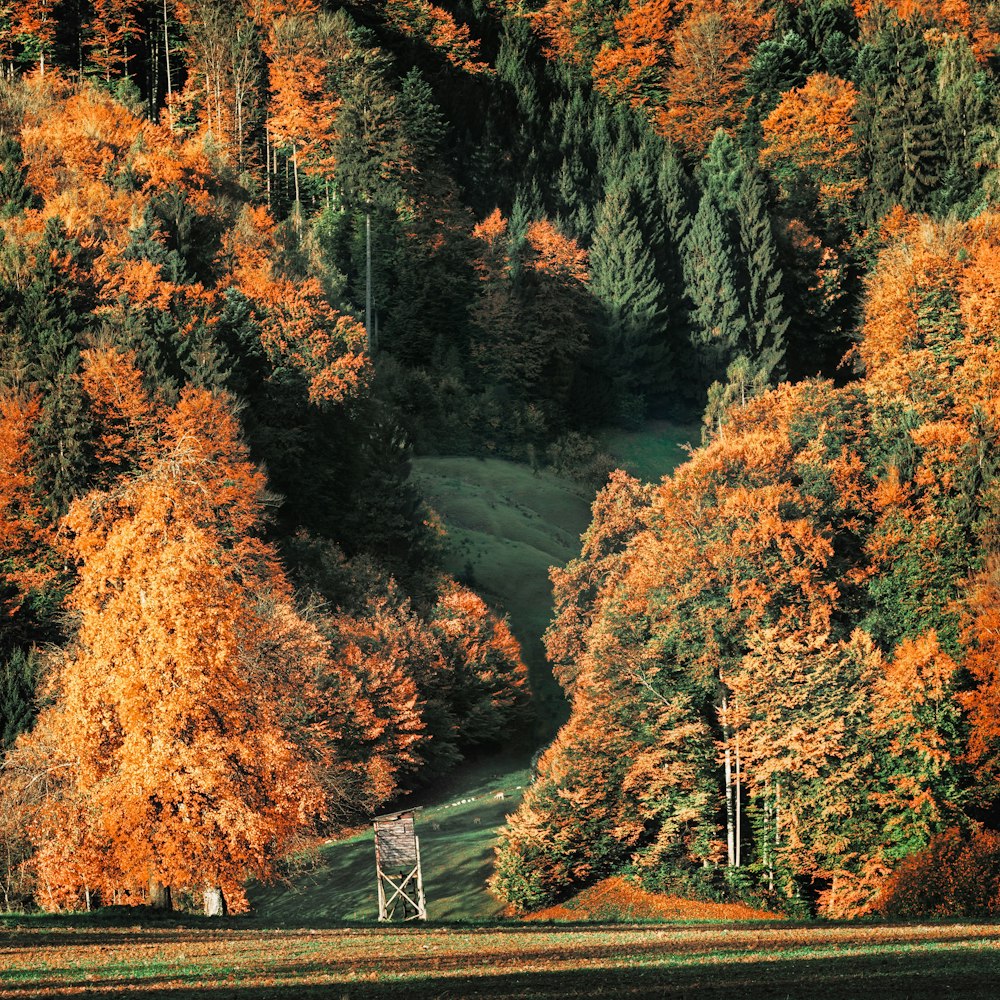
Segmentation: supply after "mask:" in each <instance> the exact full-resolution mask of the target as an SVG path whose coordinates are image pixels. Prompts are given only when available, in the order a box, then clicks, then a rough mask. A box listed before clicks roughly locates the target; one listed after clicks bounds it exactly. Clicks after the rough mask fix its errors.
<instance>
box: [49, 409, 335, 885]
mask: <svg viewBox="0 0 1000 1000" xmlns="http://www.w3.org/2000/svg"><path fill="white" fill-rule="evenodd" d="M263 497H264V480H263V477H262V475H261V474H260V473H259V472H258V471H257V470H256V469H255V468H254V467H253V465H252V464H251V463H250V462H249V461H248V458H247V454H246V450H245V448H244V446H243V445H242V443H241V442H240V439H239V432H238V426H237V424H236V421H235V420H234V418H233V417H232V415H231V414H230V412H229V409H228V406H227V404H226V402H225V401H224V400H223V399H221V398H215V397H212V396H211V395H209V394H207V393H205V392H204V391H201V390H190V389H189V390H186V391H185V392H184V393H183V394H182V396H181V400H180V402H179V403H178V405H177V407H176V408H175V410H174V411H173V412H172V413H170V414H169V415H168V417H167V419H166V426H165V429H164V444H163V446H162V450H161V451H160V453H159V454H158V456H157V458H156V460H155V461H154V462H153V463H152V464H151V466H150V468H149V469H148V471H145V472H143V473H140V474H138V475H135V476H133V477H131V478H129V479H126V480H124V481H122V482H121V483H120V484H119V485H118V486H116V487H115V488H114V489H112V490H110V491H108V492H106V493H93V494H90V495H88V496H86V497H84V498H82V499H80V500H78V501H77V502H75V503H74V505H73V507H72V508H71V510H70V513H69V514H68V515H67V518H66V529H67V530H68V531H69V532H71V538H70V540H69V542H68V551H69V554H70V555H72V556H73V557H74V558H75V559H76V560H77V561H78V563H79V582H78V584H77V587H76V589H75V591H74V592H73V595H72V599H71V604H72V607H73V609H74V611H75V612H76V614H77V615H78V618H79V630H78V633H77V636H76V639H75V642H74V643H73V645H72V646H71V648H70V649H69V650H68V651H67V653H66V654H65V657H64V658H63V661H62V663H61V664H60V667H59V670H58V674H57V677H56V680H55V701H54V704H53V705H52V707H50V708H49V709H47V710H46V711H45V712H44V713H43V715H42V716H41V717H40V720H39V723H38V727H37V729H36V733H35V734H33V735H32V736H31V738H30V740H31V741H35V740H41V741H45V740H50V741H52V742H53V743H54V744H55V745H56V746H57V747H59V748H60V751H61V754H62V756H63V758H64V759H65V761H66V762H67V767H66V769H65V771H64V773H63V777H62V784H61V789H62V790H61V794H60V795H59V796H58V797H57V799H56V800H54V801H55V805H54V807H53V808H52V809H51V810H49V811H47V812H46V813H45V814H43V815H41V816H40V817H38V819H37V822H36V827H35V831H34V833H35V837H36V843H37V851H36V854H35V859H34V860H35V866H36V868H37V870H38V872H39V875H40V881H41V882H42V883H43V884H45V885H47V886H50V887H60V891H61V893H62V898H64V899H65V898H66V897H71V896H73V895H74V894H78V893H79V892H80V891H82V890H83V889H84V887H85V885H86V886H89V887H90V888H95V887H97V888H101V889H102V890H103V891H104V898H108V895H109V894H110V893H113V892H114V891H116V890H127V891H130V892H131V893H133V895H132V897H131V898H132V899H137V898H141V897H138V896H137V895H136V893H137V890H138V889H139V888H140V887H141V886H144V885H145V884H146V883H147V882H148V881H149V880H151V879H152V880H156V881H159V882H160V883H163V884H166V885H173V886H178V887H189V888H193V889H199V888H202V887H221V888H222V889H224V890H225V891H226V892H227V893H228V894H229V895H230V896H231V898H233V899H235V900H237V901H238V900H239V898H240V886H241V884H242V882H243V880H244V879H245V878H246V877H248V876H249V875H250V874H255V875H258V876H266V875H267V874H268V873H269V872H270V871H271V869H272V864H273V861H274V858H275V856H276V854H277V853H279V852H280V851H281V850H282V849H283V848H285V847H287V845H288V844H289V842H290V841H291V839H292V838H293V837H294V836H295V835H296V834H297V833H298V832H299V831H300V830H302V829H303V827H305V826H307V825H308V824H309V823H310V821H311V820H312V819H314V817H315V816H316V815H318V814H319V813H320V812H321V811H322V808H323V801H322V800H323V796H322V793H321V786H320V783H319V781H318V779H317V774H316V768H315V762H313V761H310V760H309V759H308V756H309V755H308V754H306V753H304V752H303V750H302V748H301V746H299V744H298V743H297V741H296V739H295V738H293V735H292V734H291V733H290V732H289V731H288V729H287V727H286V725H285V721H284V720H285V717H286V712H285V709H284V707H283V706H284V705H286V704H287V701H288V693H287V692H286V691H285V690H284V689H283V684H284V681H283V678H287V677H288V676H289V675H290V673H292V674H294V673H295V670H293V671H291V672H290V670H289V664H288V662H286V661H290V662H291V664H292V666H293V668H296V670H298V671H299V672H301V667H302V664H301V656H299V655H296V652H297V650H298V651H301V649H303V648H309V643H308V642H305V641H304V640H302V639H301V634H302V633H304V632H307V631H308V629H307V626H306V625H305V624H304V623H302V622H301V621H299V622H295V621H294V619H293V621H292V625H293V626H294V627H293V628H291V629H289V628H288V626H287V622H286V626H285V627H284V628H283V629H281V630H276V629H275V627H274V625H273V621H274V619H275V617H276V615H277V614H278V610H276V609H282V608H287V604H288V600H289V594H288V588H287V585H286V584H285V583H284V581H283V579H282V576H281V574H280V571H279V570H278V568H277V563H276V560H275V557H274V555H273V553H272V552H271V550H270V549H269V548H268V547H267V546H266V545H265V544H264V543H262V542H261V541H259V540H258V538H257V535H258V532H259V529H260V526H261V516H262V502H263ZM295 633H299V635H300V641H299V642H297V643H296V642H293V641H292V637H293V636H294V635H295ZM276 636H278V637H282V640H281V641H275V637H276ZM313 648H317V647H316V645H315V643H314V644H313ZM68 854H72V855H73V856H74V857H76V858H78V859H81V858H84V859H90V860H89V861H88V863H87V865H86V866H84V867H85V868H86V871H84V870H82V869H81V868H80V866H79V865H67V864H66V863H65V859H66V857H67V855H68ZM98 876H99V880H98ZM95 881H96V885H95Z"/></svg>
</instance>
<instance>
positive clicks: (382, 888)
mask: <svg viewBox="0 0 1000 1000" xmlns="http://www.w3.org/2000/svg"><path fill="white" fill-rule="evenodd" d="M419 810H420V807H417V808H415V809H405V810H403V811H401V812H396V813H388V814H386V815H385V816H376V817H375V819H374V820H373V821H372V823H373V825H374V827H375V873H376V875H377V876H378V918H379V920H392V919H393V917H394V915H395V913H396V910H397V908H399V909H400V910H401V911H402V917H401V919H403V920H426V919H427V902H426V900H425V899H424V876H423V872H422V871H421V869H420V839H419V838H418V837H417V835H416V832H415V830H414V823H413V821H414V816H415V814H416V813H417V812H419Z"/></svg>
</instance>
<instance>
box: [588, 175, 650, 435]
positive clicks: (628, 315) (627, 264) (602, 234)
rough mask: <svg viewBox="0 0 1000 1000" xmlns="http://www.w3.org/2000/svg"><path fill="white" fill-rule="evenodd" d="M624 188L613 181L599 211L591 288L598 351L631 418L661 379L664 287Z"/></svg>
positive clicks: (622, 411) (623, 409) (622, 410)
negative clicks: (598, 331) (597, 319)
mask: <svg viewBox="0 0 1000 1000" xmlns="http://www.w3.org/2000/svg"><path fill="white" fill-rule="evenodd" d="M630 201H631V199H630V196H629V191H628V190H627V189H626V188H625V187H624V186H623V185H621V184H617V185H613V186H612V187H611V188H609V190H608V192H607V194H606V195H605V198H604V201H603V202H602V203H601V207H600V209H599V212H598V217H597V226H596V228H595V230H594V242H593V246H592V247H591V251H590V290H591V292H592V293H593V295H594V298H595V299H596V300H597V302H598V303H599V305H600V308H601V320H600V326H601V334H602V338H601V339H602V351H603V355H604V358H605V361H606V364H607V366H608V371H609V372H611V373H612V380H613V383H614V385H615V388H616V393H617V397H618V405H619V411H620V414H621V415H622V416H623V417H625V418H626V419H635V416H636V415H637V413H639V412H640V411H641V410H642V409H643V408H644V406H645V398H646V397H647V394H649V393H650V392H656V391H657V389H658V387H659V386H660V385H662V383H663V381H664V379H665V371H666V366H667V363H668V360H667V349H666V343H665V336H664V323H665V321H664V316H663V312H662V302H663V298H664V292H663V286H662V285H661V284H660V282H659V280H658V279H657V277H656V270H655V265H654V261H653V256H652V254H651V253H650V252H649V249H648V248H647V247H646V245H645V242H644V240H643V236H642V232H641V230H640V228H639V223H638V221H637V220H636V217H635V214H634V212H633V209H632V205H631V203H630Z"/></svg>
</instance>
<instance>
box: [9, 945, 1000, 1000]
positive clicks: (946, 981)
mask: <svg viewBox="0 0 1000 1000" xmlns="http://www.w3.org/2000/svg"><path fill="white" fill-rule="evenodd" d="M603 952H604V949H598V950H597V953H596V954H594V955H591V954H589V952H588V951H583V952H581V953H579V955H574V958H578V959H579V961H580V967H579V968H572V969H559V970H553V971H529V972H520V971H515V970H512V969H511V968H510V966H511V965H512V964H513V963H514V961H515V960H516V959H515V957H514V956H502V955H499V956H497V957H496V960H495V961H494V962H492V963H491V964H492V966H493V969H494V971H491V972H488V973H484V974H469V973H467V972H466V971H465V969H464V968H463V967H462V966H461V965H456V966H455V967H454V968H453V970H452V971H450V972H448V971H445V972H442V971H441V968H440V963H441V958H440V957H438V958H437V959H436V961H437V962H438V967H437V968H428V969H427V970H426V972H424V973H421V969H420V966H421V964H422V962H421V960H420V959H408V960H407V961H406V962H402V963H400V962H399V961H398V960H393V959H392V958H387V959H386V961H385V962H384V963H380V965H379V968H378V972H377V975H378V977H379V981H374V982H357V981H353V980H352V979H351V978H350V976H351V970H350V969H349V968H348V967H347V964H346V962H344V963H342V962H333V963H303V964H296V965H289V966H279V967H275V968H269V969H267V970H266V972H263V973H262V974H261V975H262V976H267V977H268V978H269V979H270V980H271V982H270V983H269V984H268V985H262V986H253V985H241V984H240V982H239V981H233V980H232V979H230V980H228V981H225V982H221V983H218V984H215V985H213V984H212V983H206V982H205V981H204V980H200V981H197V982H195V981H193V980H194V978H195V977H194V976H191V977H184V976H180V977H177V976H170V977H168V976H164V977H162V978H160V977H153V978H152V979H145V980H144V979H141V978H130V977H127V976H123V977H121V978H109V979H101V980H100V981H98V982H93V981H86V980H84V979H83V978H82V976H81V975H80V973H79V972H78V971H77V972H76V973H75V974H74V970H47V978H46V980H45V981H44V982H35V983H24V984H11V983H6V984H2V989H0V993H2V995H3V996H6V997H24V998H28V997H38V996H48V995H55V994H56V991H66V992H67V993H73V994H75V995H79V991H80V990H81V988H82V989H84V990H87V989H91V990H93V991H94V992H95V993H96V992H97V991H100V992H101V993H127V994H128V995H130V996H137V997H141V998H143V1000H168V998H170V1000H189V998H190V1000H193V998H195V997H206V998H208V1000H213V998H216V1000H222V998H225V1000H266V998H283V1000H313V998H315V1000H319V998H321V997H322V998H327V997H332V998H334V1000H344V998H348V1000H379V998H388V997H406V998H407V1000H410V998H413V1000H443V998H470V1000H474V998H503V997H525V996H530V997H532V998H534V1000H563V998H574V997H577V998H579V997H601V998H606V1000H635V998H645V997H649V998H653V997H656V998H663V1000H680V998H693V997H697V998H698V1000H706V998H707V1000H723V998H725V1000H733V998H734V997H736V998H740V997H759V998H774V1000H779V998H780V1000H785V998H788V997H794V998H796V1000H813V998H816V1000H819V998H822V1000H846V998H852V1000H853V998H856V997H859V996H863V995H866V994H869V993H872V992H874V993H876V994H877V995H878V997H879V1000H904V998H905V1000H940V998H941V997H942V996H948V997H963V998H978V997H989V996H994V995H996V994H995V984H996V976H997V974H998V973H1000V953H998V952H996V951H990V950H986V949H976V948H968V947H945V948H940V947H939V948H935V949H934V950H932V951H926V952H918V953H910V952H900V951H891V950H890V951H887V952H885V953H882V954H879V955H874V956H873V955H865V956H828V955H824V956H822V957H819V958H808V957H806V958H802V959H785V958H776V959H774V960H773V961H760V960H753V961H744V960H742V959H740V958H738V957H737V958H729V959H727V960H724V961H708V962H706V963H705V964H702V965H693V966H692V965H687V966H679V967H663V966H662V965H661V966H657V965H655V964H649V956H648V955H646V956H645V961H646V964H635V963H634V962H633V961H632V960H631V959H630V958H627V957H623V958H621V959H620V962H619V964H617V965H613V966H611V967H608V966H607V965H606V964H605V965H603V966H601V967H598V968H588V967H587V962H588V960H598V959H603V960H604V961H605V962H606V961H607V959H606V956H605V955H604V954H603ZM427 964H428V965H429V964H430V962H429V961H428V962H427ZM498 966H499V967H503V966H506V968H501V969H500V970H497V967H498ZM309 977H321V978H323V979H324V980H325V981H324V982H322V983H316V984H310V983H307V982H306V983H303V982H301V981H298V982H297V981H295V980H302V979H308V978H309ZM188 979H190V980H192V981H191V982H188ZM84 995H94V994H87V993H84Z"/></svg>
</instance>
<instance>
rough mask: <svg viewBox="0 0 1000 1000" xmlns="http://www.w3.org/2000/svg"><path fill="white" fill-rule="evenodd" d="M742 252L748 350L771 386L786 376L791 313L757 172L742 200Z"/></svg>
mask: <svg viewBox="0 0 1000 1000" xmlns="http://www.w3.org/2000/svg"><path fill="white" fill-rule="evenodd" d="M736 216H737V219H738V221H739V231H740V249H741V251H742V258H743V267H744V274H745V286H744V293H745V297H746V298H745V303H746V318H747V331H746V344H745V347H744V350H745V352H746V354H747V356H748V358H749V359H750V361H751V363H752V364H753V365H754V366H755V368H756V369H757V370H758V371H763V372H765V375H766V380H767V381H768V382H773V381H780V380H781V379H782V378H783V377H784V375H785V370H784V356H785V334H786V332H787V330H788V314H787V311H786V309H785V301H784V293H783V291H782V274H781V265H780V261H779V255H778V247H777V244H776V242H775V239H774V230H773V228H772V225H771V216H770V214H769V212H768V210H767V189H766V188H765V186H764V181H763V178H762V177H761V176H760V174H759V173H758V172H757V171H756V170H754V169H753V168H748V169H747V170H746V171H745V173H744V174H743V179H742V181H741V183H740V188H739V191H738V192H737V195H736Z"/></svg>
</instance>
